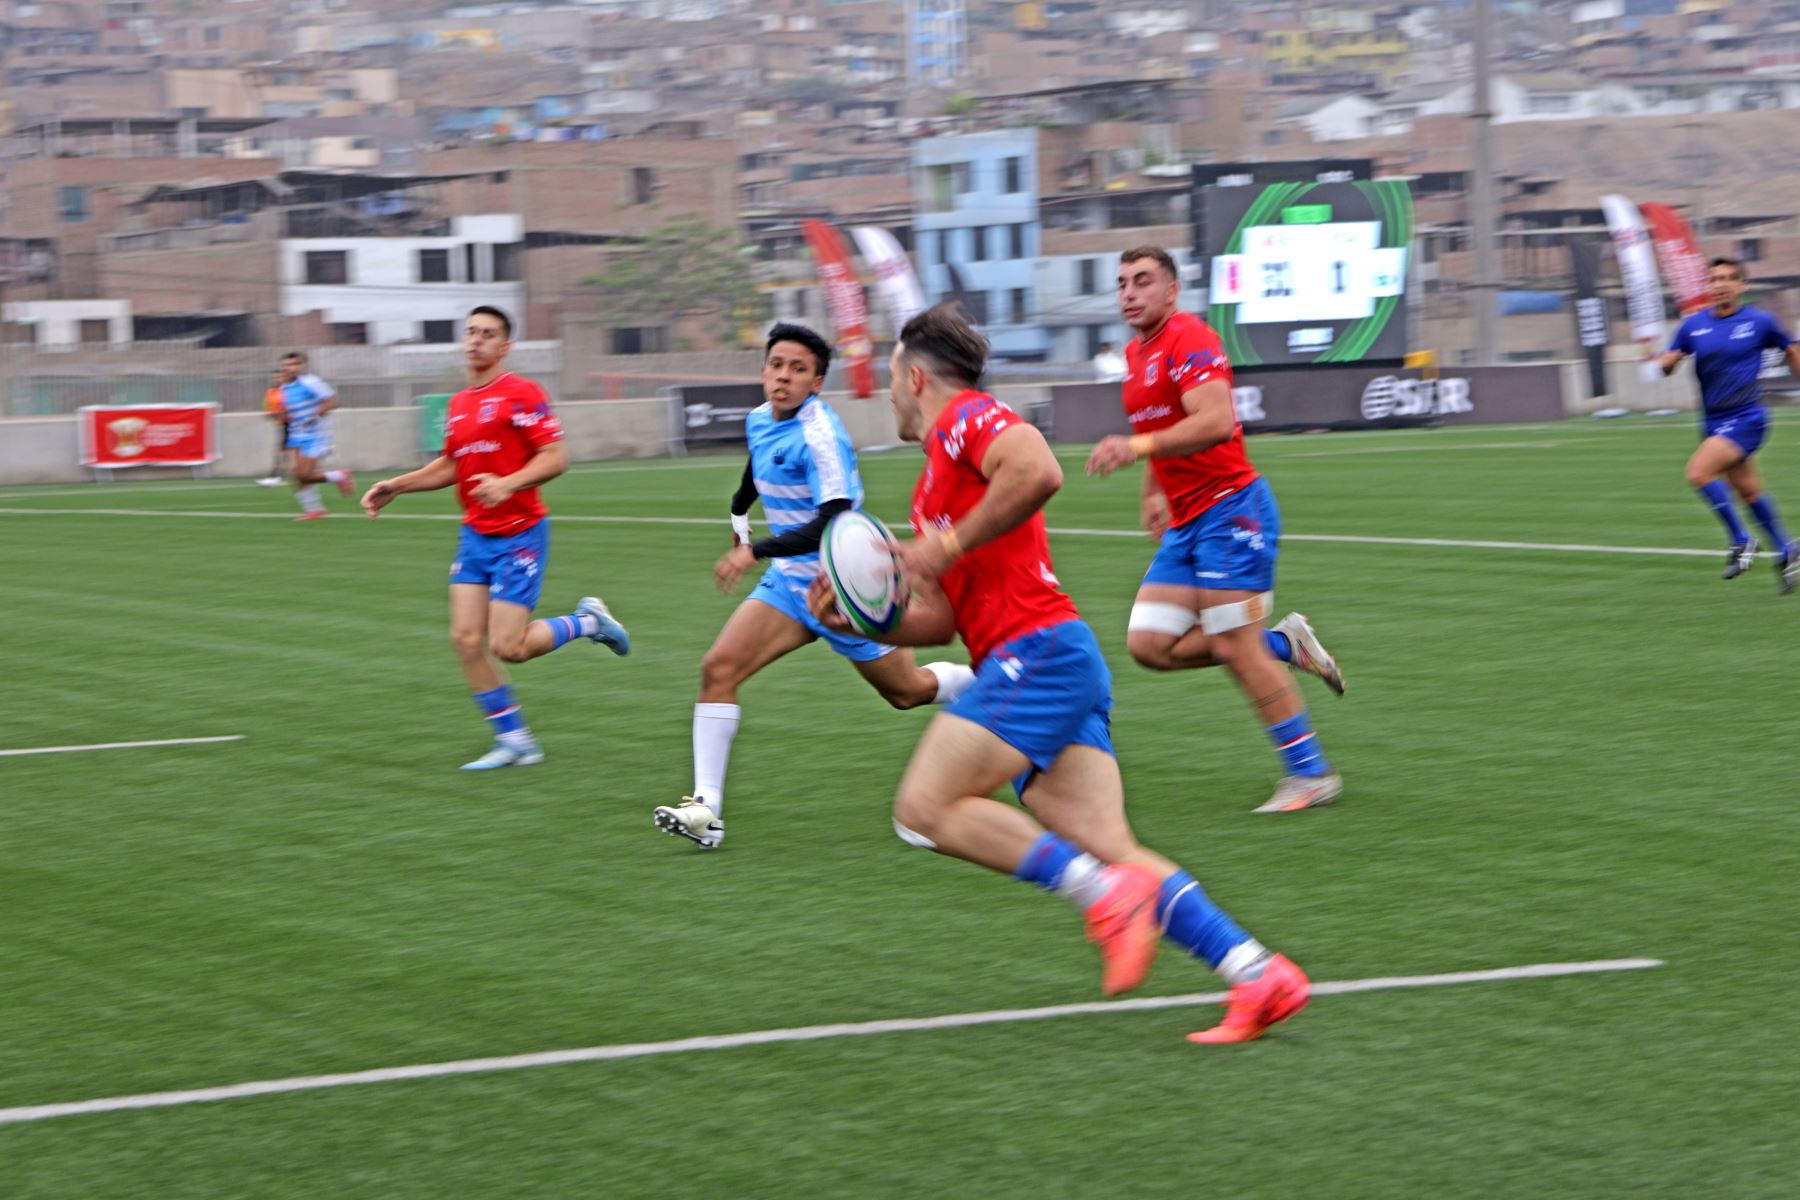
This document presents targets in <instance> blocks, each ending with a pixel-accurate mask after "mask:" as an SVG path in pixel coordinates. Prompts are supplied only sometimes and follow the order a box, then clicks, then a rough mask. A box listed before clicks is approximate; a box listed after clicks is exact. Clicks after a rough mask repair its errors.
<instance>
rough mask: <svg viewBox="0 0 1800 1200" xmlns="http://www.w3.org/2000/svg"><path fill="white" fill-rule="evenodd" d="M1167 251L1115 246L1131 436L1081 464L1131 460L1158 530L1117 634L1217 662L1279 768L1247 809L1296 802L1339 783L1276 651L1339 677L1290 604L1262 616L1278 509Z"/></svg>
mask: <svg viewBox="0 0 1800 1200" xmlns="http://www.w3.org/2000/svg"><path fill="white" fill-rule="evenodd" d="M1180 291H1181V284H1180V281H1179V279H1178V278H1177V276H1176V271H1175V262H1174V260H1173V259H1171V258H1170V257H1169V255H1168V254H1167V252H1165V251H1163V250H1162V249H1160V248H1159V247H1156V246H1138V247H1135V248H1133V249H1131V250H1127V251H1125V253H1124V254H1122V255H1120V256H1119V311H1120V314H1121V315H1122V316H1124V318H1125V320H1126V321H1127V322H1128V323H1129V324H1130V325H1131V326H1132V328H1134V329H1136V330H1137V331H1138V335H1137V337H1135V338H1133V339H1132V341H1131V342H1130V343H1129V344H1128V345H1127V346H1126V347H1125V362H1126V366H1127V373H1126V376H1125V383H1124V385H1123V389H1122V396H1123V399H1124V402H1125V415H1126V417H1127V419H1129V420H1130V422H1131V427H1132V429H1133V430H1134V431H1135V432H1134V433H1133V434H1132V436H1130V437H1123V436H1113V437H1107V438H1103V439H1101V441H1100V444H1099V445H1097V446H1095V447H1094V452H1093V454H1092V455H1091V456H1090V457H1089V458H1088V468H1087V469H1088V474H1090V475H1096V474H1097V475H1110V474H1111V473H1112V472H1114V471H1116V470H1118V469H1119V468H1120V467H1124V466H1128V465H1130V464H1131V463H1134V462H1136V461H1138V460H1139V459H1147V460H1148V461H1149V469H1148V470H1146V471H1145V472H1144V504H1143V519H1144V528H1145V530H1146V531H1148V532H1149V534H1150V536H1151V537H1153V538H1155V539H1156V540H1157V542H1158V543H1159V545H1158V548H1157V551H1156V557H1155V558H1154V559H1152V560H1151V562H1150V569H1149V570H1148V571H1147V572H1145V574H1144V581H1143V583H1142V584H1141V585H1140V586H1139V588H1138V594H1137V602H1136V603H1135V604H1134V605H1132V608H1131V622H1130V625H1129V627H1128V631H1127V634H1126V646H1127V648H1128V649H1129V650H1130V651H1131V657H1132V658H1133V659H1135V660H1137V662H1138V663H1139V664H1140V665H1142V666H1146V667H1149V668H1150V669H1151V670H1153V671H1184V670H1192V669H1194V668H1196V667H1212V666H1222V667H1224V668H1225V669H1226V670H1227V671H1229V672H1230V673H1231V675H1232V677H1233V678H1234V679H1236V680H1237V682H1238V686H1239V687H1240V688H1242V689H1243V692H1244V695H1245V696H1246V697H1248V698H1249V700H1250V703H1251V705H1252V706H1253V707H1254V708H1255V709H1256V712H1257V716H1258V717H1259V719H1260V720H1261V721H1262V723H1263V725H1264V726H1265V728H1266V729H1267V731H1268V735H1269V740H1270V741H1272V742H1273V743H1274V744H1275V747H1276V750H1277V751H1278V752H1279V753H1280V755H1281V759H1282V764H1283V768H1284V770H1285V774H1284V775H1283V777H1282V779H1281V782H1280V783H1278V784H1276V786H1275V794H1274V796H1273V797H1271V798H1270V799H1269V801H1268V802H1267V803H1265V804H1264V805H1262V806H1261V807H1260V808H1258V809H1257V810H1256V811H1257V812H1294V811H1297V810H1300V809H1305V808H1312V807H1314V806H1316V805H1320V804H1326V803H1329V802H1330V801H1332V800H1334V799H1336V798H1337V796H1338V794H1339V793H1340V792H1342V791H1343V789H1344V784H1343V780H1342V779H1341V778H1339V776H1338V773H1337V772H1336V771H1334V770H1332V769H1331V764H1330V763H1328V762H1327V761H1326V759H1325V752H1324V751H1323V750H1322V749H1320V748H1319V738H1318V735H1317V734H1316V733H1314V732H1313V727H1312V720H1311V718H1310V717H1308V716H1307V713H1306V703H1305V701H1304V700H1302V699H1301V696H1300V689H1299V688H1297V687H1295V686H1294V684H1293V681H1292V680H1291V679H1290V678H1289V677H1288V672H1287V668H1286V667H1284V666H1283V665H1282V664H1283V663H1291V664H1293V665H1294V666H1295V667H1297V668H1299V669H1300V670H1302V671H1306V672H1308V673H1310V674H1313V675H1317V676H1318V677H1319V678H1320V679H1322V680H1324V681H1325V683H1326V685H1327V686H1328V687H1330V688H1331V690H1332V691H1334V692H1336V693H1338V694H1339V695H1342V694H1343V692H1344V676H1343V673H1342V672H1341V671H1339V670H1338V666H1337V662H1336V660H1335V659H1333V658H1332V657H1331V655H1330V654H1329V653H1327V652H1326V650H1325V647H1324V646H1322V645H1320V644H1319V639H1318V636H1317V635H1316V634H1315V633H1314V632H1313V629H1312V625H1311V624H1309V623H1308V621H1307V619H1306V618H1305V617H1304V616H1303V615H1301V614H1300V613H1289V614H1288V615H1287V616H1285V617H1283V618H1282V619H1281V620H1280V622H1278V623H1277V624H1276V626H1275V628H1273V629H1267V628H1264V622H1265V621H1266V620H1267V619H1268V617H1269V613H1270V606H1271V604H1272V603H1273V602H1274V597H1275V556H1276V553H1277V549H1278V547H1279V546H1280V543H1281V513H1280V512H1279V510H1277V509H1276V507H1275V495H1274V493H1273V492H1271V491H1270V490H1269V485H1268V482H1267V481H1266V480H1264V479H1263V478H1262V476H1260V475H1258V474H1257V473H1256V468H1255V467H1253V466H1251V465H1250V458H1249V456H1248V455H1247V454H1245V452H1244V431H1243V429H1242V428H1241V427H1240V426H1239V425H1238V420H1237V412H1236V409H1235V408H1234V407H1233V406H1232V399H1231V364H1230V363H1229V362H1227V361H1226V359H1225V352H1224V350H1223V348H1221V346H1220V345H1219V339H1218V335H1216V334H1215V333H1213V331H1212V330H1211V329H1210V328H1208V327H1207V324H1206V322H1204V321H1202V320H1201V319H1200V318H1199V317H1197V316H1195V315H1194V314H1193V313H1190V312H1183V311H1181V310H1180V309H1179V308H1178V307H1177V306H1176V297H1177V296H1178V295H1179V294H1180Z"/></svg>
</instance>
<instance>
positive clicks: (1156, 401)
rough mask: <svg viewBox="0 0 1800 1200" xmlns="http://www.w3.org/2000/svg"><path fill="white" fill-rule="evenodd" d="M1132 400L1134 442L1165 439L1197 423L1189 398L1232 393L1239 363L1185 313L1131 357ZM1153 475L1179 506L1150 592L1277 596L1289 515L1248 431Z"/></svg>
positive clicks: (1147, 579) (1155, 465)
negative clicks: (1248, 441)
mask: <svg viewBox="0 0 1800 1200" xmlns="http://www.w3.org/2000/svg"><path fill="white" fill-rule="evenodd" d="M1125 362H1126V366H1127V368H1128V371H1127V374H1126V376H1125V383H1124V386H1123V389H1122V397H1123V400H1124V403H1125V416H1126V419H1127V420H1129V421H1130V422H1131V429H1132V432H1134V433H1155V432H1157V431H1158V430H1162V429H1168V428H1169V427H1170V426H1173V425H1176V424H1178V423H1180V422H1181V421H1182V420H1183V419H1184V418H1185V417H1186V416H1187V415H1188V413H1187V409H1186V408H1184V407H1183V406H1182V403H1181V397H1182V394H1183V393H1185V392H1191V391H1193V390H1194V389H1195V388H1197V387H1199V386H1201V385H1202V384H1205V383H1209V382H1212V381H1213V380H1222V381H1223V382H1224V384H1225V386H1226V387H1228V388H1229V387H1230V386H1231V383H1232V376H1231V363H1230V362H1229V361H1227V360H1226V358H1225V351H1224V348H1223V347H1221V346H1220V344H1219V337H1218V334H1216V333H1214V332H1213V331H1212V329H1211V328H1210V327H1208V325H1207V324H1206V322H1205V321H1202V320H1201V319H1200V318H1199V317H1197V316H1195V315H1194V314H1193V313H1190V312H1178V313H1176V314H1175V315H1174V316H1172V317H1170V318H1169V319H1168V320H1167V321H1165V322H1164V323H1163V327H1162V328H1161V329H1159V330H1157V331H1156V333H1154V334H1153V335H1151V337H1150V338H1149V339H1147V340H1146V339H1143V338H1133V339H1132V340H1131V341H1130V342H1129V343H1128V344H1127V345H1126V347H1125ZM1148 466H1149V469H1150V470H1151V471H1153V472H1155V474H1156V482H1157V484H1158V486H1160V487H1161V488H1162V491H1163V494H1164V495H1165V496H1167V497H1168V498H1169V529H1168V532H1166V533H1165V534H1164V535H1163V539H1162V545H1161V546H1160V547H1159V548H1158V550H1157V553H1156V557H1155V558H1154V559H1153V560H1152V561H1151V563H1150V569H1149V570H1148V571H1147V572H1146V573H1145V575H1144V583H1146V584H1169V585H1173V586H1177V587H1198V588H1214V589H1221V590H1232V591H1237V590H1242V591H1255V592H1266V591H1268V590H1270V589H1271V588H1273V587H1274V586H1275V556H1276V549H1277V546H1278V544H1279V542H1280V539H1281V515H1280V513H1279V511H1278V510H1277V509H1276V507H1275V497H1274V494H1273V493H1272V492H1270V490H1269V485H1268V484H1267V483H1265V482H1264V481H1263V479H1262V477H1261V476H1259V475H1258V474H1257V473H1256V468H1255V467H1253V466H1251V465H1250V457H1249V455H1248V454H1246V453H1245V451H1244V430H1243V427H1242V426H1240V425H1238V424H1237V423H1236V422H1235V421H1233V423H1232V428H1231V436H1230V437H1229V438H1227V439H1226V440H1224V441H1222V442H1219V443H1218V444H1216V445H1212V446H1208V447H1206V449H1204V450H1197V451H1195V452H1194V453H1192V454H1183V455H1180V456H1178V457H1170V458H1152V459H1150V460H1149V464H1148Z"/></svg>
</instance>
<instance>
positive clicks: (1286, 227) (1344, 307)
mask: <svg viewBox="0 0 1800 1200" xmlns="http://www.w3.org/2000/svg"><path fill="white" fill-rule="evenodd" d="M1193 211H1194V213H1195V214H1196V220H1195V247H1196V251H1197V253H1196V255H1195V258H1196V259H1197V260H1198V261H1199V262H1201V263H1203V264H1204V266H1203V272H1204V277H1203V279H1202V280H1201V283H1202V286H1203V289H1204V292H1205V295H1206V298H1207V310H1206V317H1207V322H1208V323H1209V324H1210V325H1212V326H1213V328H1214V329H1216V330H1217V331H1218V333H1219V337H1220V340H1221V341H1223V342H1224V344H1225V351H1226V353H1227V354H1228V355H1229V356H1230V358H1231V361H1232V364H1233V366H1237V367H1257V366H1293V365H1295V364H1315V363H1317V364H1334V363H1335V364H1343V363H1373V362H1399V361H1400V360H1402V359H1403V358H1405V356H1406V280H1407V255H1408V252H1409V249H1410V244H1411V241H1412V234H1413V206H1412V193H1411V191H1410V189H1409V188H1408V186H1407V184H1406V181H1404V180H1390V179H1382V180H1372V179H1370V178H1368V164H1367V163H1366V162H1359V161H1348V162H1341V163H1321V162H1314V163H1246V164H1241V165H1235V164H1234V165H1227V166H1210V167H1204V168H1196V176H1195V194H1194V205H1193Z"/></svg>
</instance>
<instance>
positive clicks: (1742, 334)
mask: <svg viewBox="0 0 1800 1200" xmlns="http://www.w3.org/2000/svg"><path fill="white" fill-rule="evenodd" d="M1792 340H1793V339H1792V338H1790V337H1788V335H1787V331H1786V330H1784V329H1783V328H1782V327H1781V323H1780V322H1778V321H1777V320H1776V319H1775V318H1774V317H1772V316H1770V315H1769V314H1768V313H1766V312H1764V311H1763V310H1762V309H1760V308H1756V307H1755V306H1753V305H1749V304H1746V305H1743V306H1742V307H1740V308H1739V309H1738V310H1737V311H1736V312H1734V313H1732V314H1731V315H1730V316H1729V317H1721V316H1718V315H1716V314H1714V312H1713V311H1712V309H1710V308H1707V309H1702V310H1701V311H1699V312H1697V313H1695V314H1694V315H1692V316H1690V317H1689V318H1687V320H1685V321H1683V322H1682V323H1681V328H1679V329H1677V330H1676V331H1675V340H1674V341H1672V342H1670V343H1669V349H1671V350H1679V351H1681V352H1682V353H1683V354H1691V355H1693V356H1694V373H1695V374H1696V375H1698V376H1699V378H1700V405H1701V407H1702V408H1703V409H1704V410H1705V411H1706V413H1707V414H1708V415H1717V414H1719V413H1727V412H1733V411H1735V410H1737V409H1740V408H1745V407H1748V406H1749V405H1752V404H1758V403H1760V402H1761V401H1762V384H1761V383H1760V382H1759V380H1758V376H1760V375H1761V374H1762V365H1763V351H1764V350H1771V349H1772V350H1786V349H1787V348H1788V343H1789V342H1791V341H1792Z"/></svg>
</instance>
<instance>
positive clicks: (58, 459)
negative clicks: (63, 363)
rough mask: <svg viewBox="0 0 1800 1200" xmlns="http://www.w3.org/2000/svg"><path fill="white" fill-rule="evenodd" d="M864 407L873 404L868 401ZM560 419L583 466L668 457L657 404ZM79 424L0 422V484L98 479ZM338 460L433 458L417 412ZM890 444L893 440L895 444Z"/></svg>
mask: <svg viewBox="0 0 1800 1200" xmlns="http://www.w3.org/2000/svg"><path fill="white" fill-rule="evenodd" d="M863 403H867V402H866V401H865V402H863ZM556 411H557V414H558V415H559V416H560V417H561V418H562V422H563V429H564V432H565V435H566V437H567V440H568V444H569V453H570V457H571V458H573V459H575V460H577V461H581V460H591V459H604V458H650V457H655V456H658V455H664V454H667V453H668V452H669V428H670V426H669V404H668V401H666V400H662V399H656V400H616V401H589V402H575V403H567V404H558V405H557V406H556ZM218 420H219V425H218V438H219V453H220V458H219V461H218V462H216V463H214V464H213V465H212V474H214V475H220V476H243V477H249V476H255V475H262V474H264V473H266V472H267V471H268V469H269V462H270V459H271V458H273V456H274V449H275V431H274V427H273V426H272V425H271V424H270V423H269V422H268V421H267V420H265V419H264V418H263V417H261V416H260V415H257V414H253V413H224V414H222V415H221V416H220V417H219V419H218ZM76 422H77V419H76V418H75V417H13V418H6V419H0V484H19V483H78V482H82V481H85V480H88V479H92V478H93V473H92V472H91V471H90V470H88V469H87V468H85V467H83V466H81V465H80V445H79V440H78V433H77V428H78V427H77V423H76ZM333 422H334V424H335V426H336V430H335V431H336V435H337V452H336V453H335V454H334V455H333V456H332V459H331V465H334V466H340V467H349V468H350V469H351V470H353V471H357V472H361V473H364V474H371V473H376V472H383V471H388V470H392V469H395V468H399V469H405V470H410V469H411V468H413V467H416V466H418V465H420V464H421V463H423V462H424V461H425V460H426V459H427V458H428V457H430V456H429V455H428V454H426V453H425V452H424V451H423V450H422V449H421V447H420V444H419V443H420V425H419V413H418V410H417V409H415V408H355V409H345V410H342V411H339V412H338V413H337V414H336V415H335V416H334V417H333ZM890 440H891V439H890ZM187 474H188V470H187V468H185V467H169V468H160V467H136V468H132V469H130V470H125V471H118V472H114V475H115V477H117V478H119V479H121V480H145V479H159V478H168V477H173V476H185V475H187Z"/></svg>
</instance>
